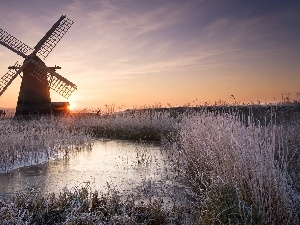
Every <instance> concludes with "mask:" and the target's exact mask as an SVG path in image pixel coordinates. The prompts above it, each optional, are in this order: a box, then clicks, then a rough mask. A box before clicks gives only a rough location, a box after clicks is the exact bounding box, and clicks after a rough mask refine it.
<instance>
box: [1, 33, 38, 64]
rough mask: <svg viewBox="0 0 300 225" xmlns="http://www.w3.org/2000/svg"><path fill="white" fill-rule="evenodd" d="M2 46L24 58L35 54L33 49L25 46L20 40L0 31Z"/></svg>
mask: <svg viewBox="0 0 300 225" xmlns="http://www.w3.org/2000/svg"><path fill="white" fill-rule="evenodd" d="M0 44H1V45H3V46H5V47H6V48H8V49H9V50H11V51H13V52H15V53H17V54H18V55H20V56H22V57H23V58H26V56H27V55H29V54H30V53H31V52H33V49H32V48H30V47H29V46H28V45H26V44H24V43H23V42H22V41H20V40H18V39H17V38H15V37H14V36H12V35H10V34H9V33H7V32H6V31H4V30H2V29H0Z"/></svg>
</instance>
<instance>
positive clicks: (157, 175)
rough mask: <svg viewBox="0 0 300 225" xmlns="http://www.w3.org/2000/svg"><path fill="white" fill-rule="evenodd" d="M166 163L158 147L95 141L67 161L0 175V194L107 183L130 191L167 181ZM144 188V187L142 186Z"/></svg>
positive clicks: (99, 186) (100, 186) (98, 187)
mask: <svg viewBox="0 0 300 225" xmlns="http://www.w3.org/2000/svg"><path fill="white" fill-rule="evenodd" d="M167 165H168V163H167V160H165V157H164V153H163V152H162V151H161V149H160V146H159V145H157V144H153V143H150V144H149V143H147V144H146V143H134V142H128V141H117V140H98V141H96V142H95V144H94V145H93V148H92V150H85V151H79V152H76V153H72V154H71V156H70V158H69V159H68V160H55V161H50V162H48V163H46V164H43V165H37V166H29V167H24V168H20V169H17V170H14V171H12V172H11V173H8V174H1V175H0V194H1V195H7V194H12V193H14V192H15V191H24V190H26V187H31V188H32V187H34V188H38V189H40V190H41V191H42V192H44V193H49V192H56V193H57V192H59V191H61V190H62V189H63V188H65V187H66V188H68V189H72V188H74V187H76V186H77V187H78V186H83V185H85V184H86V183H89V186H90V187H91V188H92V189H93V190H94V189H96V190H100V191H106V190H107V183H108V184H109V185H110V186H112V187H116V189H117V190H119V191H121V192H132V191H134V190H138V189H139V187H141V186H144V187H145V186H147V185H148V186H149V183H150V184H151V183H152V184H155V183H159V184H162V185H164V184H167V183H168V182H171V181H169V180H168V179H169V178H168V177H169V174H168V166H167ZM144 189H145V188H144Z"/></svg>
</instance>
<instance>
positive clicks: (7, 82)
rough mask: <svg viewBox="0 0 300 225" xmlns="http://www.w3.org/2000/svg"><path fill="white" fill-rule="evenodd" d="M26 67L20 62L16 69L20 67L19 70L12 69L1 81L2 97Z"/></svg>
mask: <svg viewBox="0 0 300 225" xmlns="http://www.w3.org/2000/svg"><path fill="white" fill-rule="evenodd" d="M25 66H26V64H25V65H23V66H21V65H20V64H19V63H18V62H16V63H15V65H14V67H19V69H18V70H15V69H10V70H9V71H8V72H7V73H6V74H4V76H3V77H1V79H0V96H1V95H2V94H3V93H4V92H5V90H6V89H7V88H8V86H9V85H10V84H11V83H12V82H13V80H14V79H16V77H17V76H18V75H19V74H20V73H21V72H22V70H23V68H24V67H25Z"/></svg>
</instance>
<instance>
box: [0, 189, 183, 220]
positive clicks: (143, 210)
mask: <svg viewBox="0 0 300 225" xmlns="http://www.w3.org/2000/svg"><path fill="white" fill-rule="evenodd" d="M187 211H188V210H187V209H185V208H182V207H175V206H174V207H173V208H172V209H169V210H167V209H165V208H164V207H163V205H162V203H161V202H160V201H159V200H153V201H151V202H149V203H144V202H142V201H137V200H136V199H135V198H134V197H133V196H129V197H126V198H124V197H123V196H120V195H119V193H118V192H116V191H115V190H111V189H110V190H108V192H107V193H99V192H97V191H91V190H90V188H89V187H88V186H86V187H82V188H75V189H74V190H73V191H69V190H62V191H61V192H60V193H59V194H54V193H52V194H49V195H47V196H42V195H41V194H40V192H39V191H35V190H31V191H30V192H29V193H26V194H25V193H16V194H15V196H14V198H13V200H12V201H10V202H9V203H7V202H4V201H0V218H1V224H16V225H23V224H68V225H71V224H74V225H75V224H132V225H134V224H149V225H150V224H153V225H156V224H158V225H159V224H186V223H185V220H186V215H187V214H188V213H187Z"/></svg>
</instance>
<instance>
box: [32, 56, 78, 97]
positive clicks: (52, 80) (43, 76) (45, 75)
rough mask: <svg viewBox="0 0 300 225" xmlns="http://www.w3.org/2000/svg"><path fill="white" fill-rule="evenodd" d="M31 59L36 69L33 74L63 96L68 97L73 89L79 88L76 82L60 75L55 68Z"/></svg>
mask: <svg viewBox="0 0 300 225" xmlns="http://www.w3.org/2000/svg"><path fill="white" fill-rule="evenodd" d="M29 61H30V62H31V63H33V64H35V69H34V71H33V72H32V73H31V75H32V76H34V77H35V78H37V79H38V80H40V81H41V82H43V83H45V84H47V85H49V87H50V88H51V89H53V90H54V91H56V92H57V93H58V94H60V95H61V96H63V97H65V98H67V99H68V98H69V97H70V95H71V94H72V93H73V91H75V90H77V86H76V85H75V84H73V83H72V82H71V81H69V80H68V79H66V78H64V77H62V76H61V75H59V74H58V73H56V72H55V71H54V70H52V69H49V68H48V67H47V66H46V65H45V64H43V63H40V62H37V61H34V60H33V59H30V60H29Z"/></svg>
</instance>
